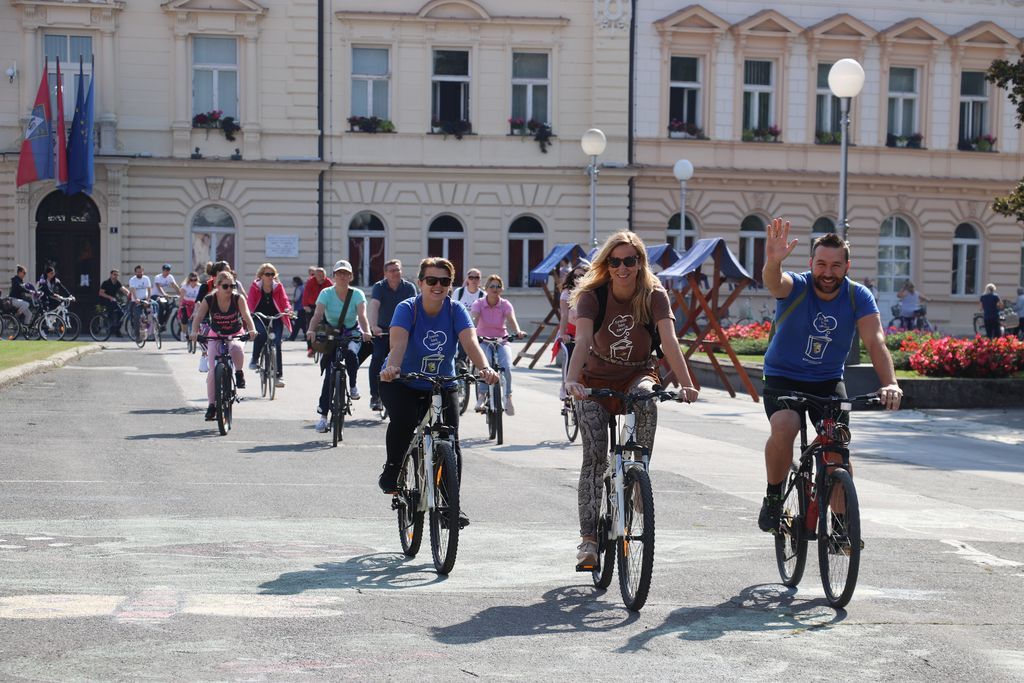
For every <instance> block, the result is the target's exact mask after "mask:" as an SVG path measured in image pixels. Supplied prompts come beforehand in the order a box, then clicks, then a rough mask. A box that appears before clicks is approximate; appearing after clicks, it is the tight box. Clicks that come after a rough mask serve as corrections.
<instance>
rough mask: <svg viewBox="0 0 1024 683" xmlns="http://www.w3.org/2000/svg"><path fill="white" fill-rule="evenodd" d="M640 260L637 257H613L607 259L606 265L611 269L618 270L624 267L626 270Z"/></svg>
mask: <svg viewBox="0 0 1024 683" xmlns="http://www.w3.org/2000/svg"><path fill="white" fill-rule="evenodd" d="M639 260H640V257H639V256H627V257H626V258H616V257H615V256H609V257H608V265H609V266H611V267H612V268H618V267H619V266H621V265H625V266H626V267H627V268H632V267H633V266H635V265H636V264H637V262H638V261H639Z"/></svg>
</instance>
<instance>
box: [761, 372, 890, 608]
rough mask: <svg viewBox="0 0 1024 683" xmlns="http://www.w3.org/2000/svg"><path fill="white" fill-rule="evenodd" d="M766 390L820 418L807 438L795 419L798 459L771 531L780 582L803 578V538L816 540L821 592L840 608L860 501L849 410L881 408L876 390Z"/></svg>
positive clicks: (851, 577)
mask: <svg viewBox="0 0 1024 683" xmlns="http://www.w3.org/2000/svg"><path fill="white" fill-rule="evenodd" d="M765 393H766V395H769V396H774V397H775V400H776V401H778V402H779V403H781V404H782V405H784V406H786V407H787V408H789V409H791V410H796V411H801V412H802V411H803V410H805V409H806V408H808V407H814V408H816V409H817V410H819V411H821V415H822V418H821V419H820V420H819V421H818V423H817V424H815V425H814V429H815V431H816V432H817V436H816V437H815V439H814V441H812V442H811V443H809V444H808V443H807V421H806V420H805V419H804V418H803V415H802V414H801V418H800V461H799V462H798V463H795V464H793V465H791V466H790V473H789V479H788V480H787V482H786V488H785V489H784V491H783V503H782V516H781V518H780V521H779V528H778V531H777V533H776V534H775V559H776V562H777V563H778V566H779V575H780V576H781V577H782V583H784V584H785V585H787V586H790V587H792V586H796V585H797V584H798V583H800V579H801V578H803V573H804V565H805V563H806V561H807V543H808V541H814V540H816V541H817V542H818V568H819V570H820V571H821V583H822V586H823V587H824V589H825V597H826V599H827V600H828V602H829V604H830V605H832V606H833V607H835V608H837V609H838V608H840V607H844V606H845V605H846V604H847V603H848V602H850V598H852V597H853V591H854V589H855V588H856V587H857V574H858V572H859V570H860V551H861V549H862V548H863V546H864V544H863V542H862V541H861V529H860V506H859V504H858V502H857V490H856V488H855V487H854V485H853V477H852V476H851V475H850V449H849V443H850V427H849V417H848V415H847V414H848V413H849V412H850V411H852V410H869V409H881V408H884V407H885V404H884V403H883V402H882V400H881V399H880V398H879V397H878V394H865V395H863V396H856V397H853V398H840V397H838V396H831V397H824V396H814V395H813V394H805V393H802V392H799V391H787V390H778V391H772V390H766V392H765Z"/></svg>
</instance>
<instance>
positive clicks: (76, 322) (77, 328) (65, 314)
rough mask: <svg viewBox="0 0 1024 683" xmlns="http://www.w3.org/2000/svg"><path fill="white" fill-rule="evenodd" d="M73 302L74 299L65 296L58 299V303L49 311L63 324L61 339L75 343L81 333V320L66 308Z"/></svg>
mask: <svg viewBox="0 0 1024 683" xmlns="http://www.w3.org/2000/svg"><path fill="white" fill-rule="evenodd" d="M74 302H75V297H73V296H66V297H61V298H60V303H58V304H57V306H56V307H54V308H53V309H51V311H52V312H53V313H55V314H56V315H57V317H58V318H60V320H61V322H63V323H64V336H63V337H62V339H66V340H68V341H75V340H76V339H78V335H80V334H81V333H82V319H81V318H79V317H78V314H77V313H74V312H72V311H71V309H69V308H68V306H69V305H70V304H72V303H74Z"/></svg>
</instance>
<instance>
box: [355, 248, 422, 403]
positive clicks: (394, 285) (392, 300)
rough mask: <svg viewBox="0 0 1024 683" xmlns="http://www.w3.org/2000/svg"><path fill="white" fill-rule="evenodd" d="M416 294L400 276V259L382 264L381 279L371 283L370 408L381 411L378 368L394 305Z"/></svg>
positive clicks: (386, 344)
mask: <svg viewBox="0 0 1024 683" xmlns="http://www.w3.org/2000/svg"><path fill="white" fill-rule="evenodd" d="M414 296H416V285H414V284H413V283H411V282H409V281H408V280H404V279H402V262H401V261H399V260H398V259H391V260H390V261H388V262H387V263H385V264H384V278H383V279H382V280H379V281H378V282H376V283H374V285H373V291H372V292H371V294H370V310H369V312H368V314H367V318H368V320H369V322H370V334H372V335H373V357H372V358H371V359H370V410H382V409H383V407H384V406H383V404H382V403H381V401H380V371H381V368H382V367H384V358H385V357H386V356H387V355H388V351H389V350H390V349H391V345H390V340H389V337H388V329H389V328H390V327H391V317H392V316H393V315H394V314H395V306H397V305H398V304H399V303H401V302H402V301H405V300H406V299H409V298H412V297H414Z"/></svg>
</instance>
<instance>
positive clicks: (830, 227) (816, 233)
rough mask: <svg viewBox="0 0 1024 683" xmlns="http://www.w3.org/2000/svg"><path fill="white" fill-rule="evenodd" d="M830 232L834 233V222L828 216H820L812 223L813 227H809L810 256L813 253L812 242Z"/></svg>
mask: <svg viewBox="0 0 1024 683" xmlns="http://www.w3.org/2000/svg"><path fill="white" fill-rule="evenodd" d="M830 232H836V222H835V221H834V220H832V219H831V218H829V217H828V216H822V217H820V218H819V219H818V220H816V221H814V225H812V226H811V244H810V247H809V249H810V250H811V253H812V254H813V253H814V240H816V239H818V238H819V237H824V236H825V235H827V234H829V233H830ZM836 234H838V233H836Z"/></svg>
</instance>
